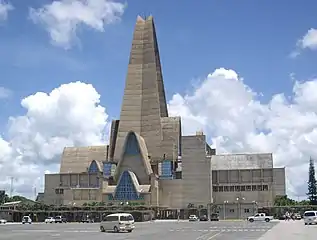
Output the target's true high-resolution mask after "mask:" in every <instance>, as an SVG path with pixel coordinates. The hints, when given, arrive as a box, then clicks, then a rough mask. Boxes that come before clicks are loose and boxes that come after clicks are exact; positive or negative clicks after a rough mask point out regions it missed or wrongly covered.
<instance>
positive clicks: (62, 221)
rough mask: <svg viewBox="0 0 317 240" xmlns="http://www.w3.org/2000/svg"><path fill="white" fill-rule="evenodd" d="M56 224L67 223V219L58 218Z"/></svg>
mask: <svg viewBox="0 0 317 240" xmlns="http://www.w3.org/2000/svg"><path fill="white" fill-rule="evenodd" d="M55 223H67V219H66V218H65V217H62V216H56V217H55Z"/></svg>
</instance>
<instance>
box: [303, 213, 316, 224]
mask: <svg viewBox="0 0 317 240" xmlns="http://www.w3.org/2000/svg"><path fill="white" fill-rule="evenodd" d="M304 223H305V225H307V224H309V225H311V224H317V211H306V212H305V213H304Z"/></svg>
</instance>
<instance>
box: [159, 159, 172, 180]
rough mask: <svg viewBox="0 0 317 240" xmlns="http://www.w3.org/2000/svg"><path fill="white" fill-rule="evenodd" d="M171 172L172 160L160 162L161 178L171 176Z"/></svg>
mask: <svg viewBox="0 0 317 240" xmlns="http://www.w3.org/2000/svg"><path fill="white" fill-rule="evenodd" d="M172 175H173V173H172V161H169V160H166V161H163V162H162V164H161V177H162V178H171V177H172Z"/></svg>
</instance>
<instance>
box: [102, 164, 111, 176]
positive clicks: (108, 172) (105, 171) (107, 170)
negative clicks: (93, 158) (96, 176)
mask: <svg viewBox="0 0 317 240" xmlns="http://www.w3.org/2000/svg"><path fill="white" fill-rule="evenodd" d="M111 168H112V164H111V163H104V164H103V175H104V176H105V177H110V176H111Z"/></svg>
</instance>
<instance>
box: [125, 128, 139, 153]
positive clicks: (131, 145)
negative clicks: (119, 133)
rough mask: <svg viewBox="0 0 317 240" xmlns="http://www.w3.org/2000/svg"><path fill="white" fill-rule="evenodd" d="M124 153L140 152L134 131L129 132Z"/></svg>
mask: <svg viewBox="0 0 317 240" xmlns="http://www.w3.org/2000/svg"><path fill="white" fill-rule="evenodd" d="M124 153H125V154H129V155H137V154H139V153H140V149H139V143H138V140H137V139H136V136H135V134H134V133H129V135H128V139H127V143H126V146H125V152H124Z"/></svg>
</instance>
